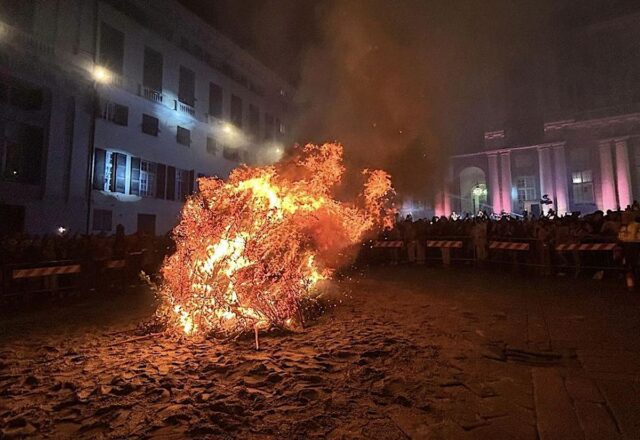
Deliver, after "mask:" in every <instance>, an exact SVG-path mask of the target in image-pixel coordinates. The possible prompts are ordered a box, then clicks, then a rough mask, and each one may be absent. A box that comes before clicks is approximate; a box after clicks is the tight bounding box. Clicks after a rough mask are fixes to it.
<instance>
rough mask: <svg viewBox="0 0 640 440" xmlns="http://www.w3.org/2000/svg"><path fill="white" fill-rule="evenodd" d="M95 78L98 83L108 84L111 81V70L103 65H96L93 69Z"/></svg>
mask: <svg viewBox="0 0 640 440" xmlns="http://www.w3.org/2000/svg"><path fill="white" fill-rule="evenodd" d="M93 80H94V81H95V82H96V83H100V84H107V83H109V82H110V81H111V72H109V71H108V70H107V69H105V68H104V67H102V66H96V67H95V68H94V69H93Z"/></svg>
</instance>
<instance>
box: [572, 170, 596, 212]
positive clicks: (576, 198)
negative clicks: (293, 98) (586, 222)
mask: <svg viewBox="0 0 640 440" xmlns="http://www.w3.org/2000/svg"><path fill="white" fill-rule="evenodd" d="M571 182H572V189H573V203H575V204H576V205H579V204H591V203H593V202H594V196H593V178H592V175H591V170H584V171H574V172H573V173H571Z"/></svg>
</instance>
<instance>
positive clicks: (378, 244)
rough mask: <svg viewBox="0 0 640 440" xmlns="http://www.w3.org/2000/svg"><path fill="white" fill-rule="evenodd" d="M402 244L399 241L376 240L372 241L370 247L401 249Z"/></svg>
mask: <svg viewBox="0 0 640 440" xmlns="http://www.w3.org/2000/svg"><path fill="white" fill-rule="evenodd" d="M403 244H404V243H403V242H402V241H399V240H392V241H384V240H378V241H374V242H373V243H372V244H371V247H373V248H401V247H402V246H403Z"/></svg>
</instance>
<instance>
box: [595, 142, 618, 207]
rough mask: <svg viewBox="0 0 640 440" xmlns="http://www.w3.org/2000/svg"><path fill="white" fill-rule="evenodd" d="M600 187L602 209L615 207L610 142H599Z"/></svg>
mask: <svg viewBox="0 0 640 440" xmlns="http://www.w3.org/2000/svg"><path fill="white" fill-rule="evenodd" d="M599 151H600V187H601V188H602V206H601V209H602V210H603V211H605V212H606V211H607V210H608V209H616V207H617V206H616V205H617V203H616V188H615V182H614V178H613V160H612V159H611V142H610V141H603V142H601V143H600V147H599Z"/></svg>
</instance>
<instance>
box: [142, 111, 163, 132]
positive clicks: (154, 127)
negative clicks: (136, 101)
mask: <svg viewBox="0 0 640 440" xmlns="http://www.w3.org/2000/svg"><path fill="white" fill-rule="evenodd" d="M158 125H159V123H158V118H154V117H153V116H151V115H147V114H143V115H142V132H143V133H145V134H149V135H151V136H158V132H159V131H160V130H159V129H158Z"/></svg>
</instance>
